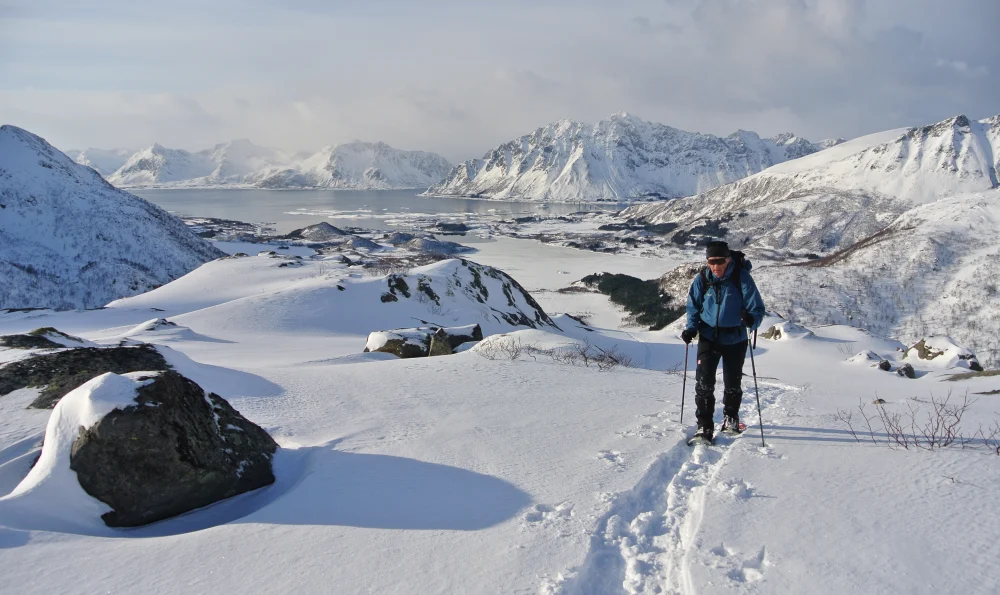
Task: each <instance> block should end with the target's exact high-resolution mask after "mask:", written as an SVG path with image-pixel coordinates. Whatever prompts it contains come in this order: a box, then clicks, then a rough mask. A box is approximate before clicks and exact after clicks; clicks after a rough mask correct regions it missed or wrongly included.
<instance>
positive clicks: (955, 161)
mask: <svg viewBox="0 0 1000 595" xmlns="http://www.w3.org/2000/svg"><path fill="white" fill-rule="evenodd" d="M998 168H1000V116H995V117H992V118H988V119H985V120H980V121H970V120H969V119H968V118H967V117H965V116H957V117H954V118H950V119H948V120H945V121H943V122H939V123H937V124H934V125H930V126H923V127H919V128H911V129H898V130H890V131H887V132H881V133H876V134H871V135H868V136H864V137H861V138H858V139H855V140H852V141H850V142H846V143H843V144H840V145H838V146H835V147H832V148H829V149H826V150H824V151H822V152H820V153H816V154H814V155H809V156H806V157H802V158H800V159H796V160H792V161H788V162H786V163H782V164H779V165H776V166H774V167H771V168H769V169H767V170H765V171H763V172H761V173H759V174H757V175H754V176H750V177H748V178H746V179H744V180H740V181H738V182H736V183H734V184H730V185H727V186H723V187H721V188H717V189H715V190H712V191H709V192H706V193H703V194H700V195H697V196H693V197H689V198H684V199H679V200H672V201H667V202H661V203H657V204H649V205H636V206H633V207H630V208H628V209H625V210H624V211H622V212H621V213H620V215H619V216H620V217H621V218H622V219H625V220H633V221H636V222H644V223H676V224H677V225H678V226H679V228H678V232H677V234H676V235H675V236H674V241H676V242H677V243H680V244H683V243H687V242H691V241H694V242H699V241H704V240H706V239H708V238H723V239H726V240H728V241H729V242H730V244H732V245H735V246H736V247H742V246H749V245H753V246H755V247H757V248H772V249H788V250H793V251H794V250H799V251H810V252H817V253H824V252H828V251H832V250H837V249H840V248H844V247H847V246H850V245H851V244H853V243H855V242H857V241H859V240H862V239H864V238H866V237H868V236H870V235H871V234H874V233H876V232H878V231H880V230H882V229H883V228H885V227H886V226H887V225H889V224H890V223H891V222H892V221H893V220H895V219H896V218H897V217H898V216H900V215H902V214H903V213H904V212H906V211H908V210H909V209H911V208H913V207H915V206H917V205H921V204H926V203H930V202H934V201H937V200H940V199H942V198H945V197H948V196H952V195H956V194H964V193H970V192H981V191H985V190H989V189H991V188H996V187H997V186H998V181H997V179H998V175H997V171H998Z"/></svg>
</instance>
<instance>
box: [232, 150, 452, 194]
mask: <svg viewBox="0 0 1000 595" xmlns="http://www.w3.org/2000/svg"><path fill="white" fill-rule="evenodd" d="M449 170H451V164H450V163H448V161H447V160H446V159H445V158H444V157H441V156H440V155H437V154H435V153H427V152H424V151H401V150H399V149H394V148H392V147H390V146H389V145H387V144H385V143H381V142H379V143H365V142H360V141H356V142H353V143H348V144H343V145H337V146H329V147H325V148H323V149H322V150H320V151H319V152H318V153H316V154H314V155H311V156H310V157H307V158H306V159H303V160H302V161H300V162H299V163H296V164H295V165H292V166H289V167H270V168H265V169H262V170H260V171H257V172H255V173H253V174H251V175H250V176H248V177H247V181H248V182H249V183H250V184H251V185H253V186H257V187H260V188H343V189H375V190H388V189H400V188H426V187H428V186H430V185H432V184H435V183H437V182H440V181H441V180H442V179H444V176H445V175H447V173H448V171H449Z"/></svg>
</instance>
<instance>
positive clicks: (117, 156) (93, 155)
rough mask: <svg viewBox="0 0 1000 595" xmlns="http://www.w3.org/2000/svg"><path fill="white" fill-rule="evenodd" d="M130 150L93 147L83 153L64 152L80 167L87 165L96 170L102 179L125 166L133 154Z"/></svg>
mask: <svg viewBox="0 0 1000 595" xmlns="http://www.w3.org/2000/svg"><path fill="white" fill-rule="evenodd" d="M134 153H135V151H133V150H132V149H95V148H93V147H91V148H88V149H84V150H83V151H66V155H68V156H69V158H70V159H72V160H73V161H76V162H77V163H79V164H80V165H87V166H89V167H92V168H94V169H96V170H97V173H99V174H101V175H102V176H104V177H107V176H110V175H111V174H113V173H115V172H116V171H118V169H119V168H120V167H121V166H123V165H125V162H126V161H128V158H129V157H130V156H131V155H132V154H134Z"/></svg>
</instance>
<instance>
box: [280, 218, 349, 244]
mask: <svg viewBox="0 0 1000 595" xmlns="http://www.w3.org/2000/svg"><path fill="white" fill-rule="evenodd" d="M345 235H347V232H345V231H344V230H342V229H340V228H337V227H334V226H332V225H330V224H329V223H327V222H325V221H324V222H321V223H317V224H315V225H310V226H308V227H303V228H302V229H296V230H295V231H293V232H290V233H289V234H287V235H285V236H282V239H287V240H308V241H310V242H326V241H329V240H332V239H334V238H337V237H341V236H345Z"/></svg>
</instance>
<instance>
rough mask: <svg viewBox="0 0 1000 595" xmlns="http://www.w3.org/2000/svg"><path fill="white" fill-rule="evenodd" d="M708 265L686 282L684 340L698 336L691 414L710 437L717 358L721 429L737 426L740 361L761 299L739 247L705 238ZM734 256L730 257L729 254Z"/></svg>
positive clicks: (755, 323) (759, 316)
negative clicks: (734, 249)
mask: <svg viewBox="0 0 1000 595" xmlns="http://www.w3.org/2000/svg"><path fill="white" fill-rule="evenodd" d="M705 255H706V258H707V260H708V269H707V270H704V271H703V272H701V273H699V274H698V276H697V277H695V279H694V281H693V282H692V283H691V289H690V290H689V291H688V299H687V324H686V326H685V328H684V331H683V332H682V333H681V338H682V339H683V340H684V342H685V343H687V344H690V343H691V341H692V340H693V339H694V338H695V336H698V367H697V369H696V372H695V407H696V412H695V415H696V416H697V419H698V430H697V432H695V437H696V438H697V437H698V436H701V437H703V438H705V439H706V440H708V441H712V440H713V438H714V436H715V419H714V418H715V373H716V370H717V369H718V367H719V360H720V359H721V360H722V379H723V383H724V385H725V389H724V391H723V393H722V395H723V396H722V414H723V421H722V428H721V429H722V430H723V431H731V432H739V431H740V417H739V415H740V404H741V403H742V402H743V386H742V384H743V362H744V360H745V359H746V353H747V343H748V336H749V332H750V331H752V330H754V329H756V328H757V327H758V326H760V323H761V322H763V320H764V300H763V299H761V297H760V292H759V291H757V285H756V284H755V283H754V280H753V277H751V276H750V268H751V265H750V261H748V260H746V259H745V258H743V253H742V252H730V250H729V245H728V244H726V242H720V241H714V242H709V244H708V247H707V248H706V250H705ZM734 257H735V258H734Z"/></svg>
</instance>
